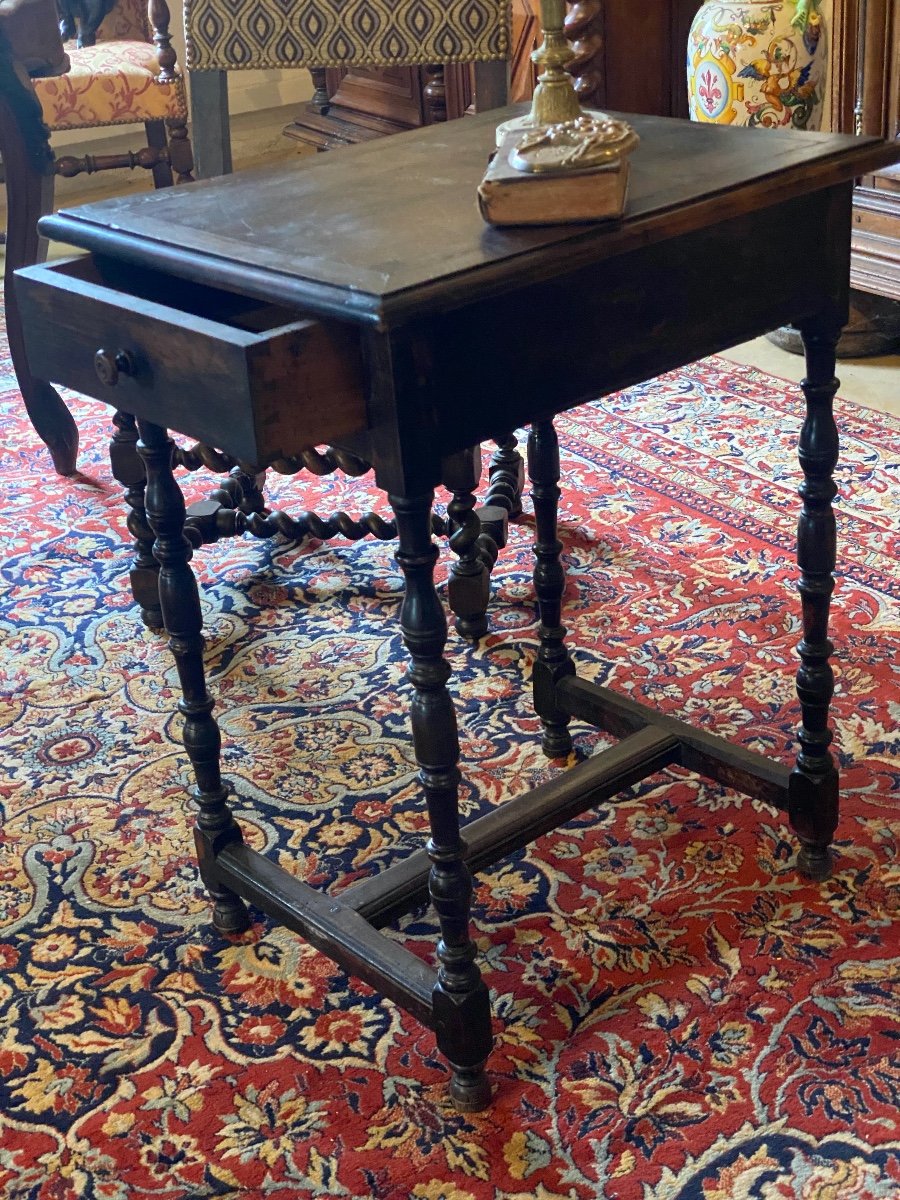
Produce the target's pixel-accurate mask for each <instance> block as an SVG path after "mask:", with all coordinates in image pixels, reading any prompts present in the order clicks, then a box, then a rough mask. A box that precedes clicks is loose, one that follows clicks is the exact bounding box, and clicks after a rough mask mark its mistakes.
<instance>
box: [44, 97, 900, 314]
mask: <svg viewBox="0 0 900 1200" xmlns="http://www.w3.org/2000/svg"><path fill="white" fill-rule="evenodd" d="M517 111H520V110H518V109H515V110H514V109H510V110H499V111H498V110H495V111H493V112H488V113H484V114H482V115H481V116H479V117H475V118H467V119H464V120H460V121H454V122H450V123H448V124H443V125H434V126H430V127H428V128H426V129H422V130H418V131H416V132H414V133H408V134H398V135H396V136H394V137H391V138H386V139H384V140H379V141H374V142H368V143H365V144H362V145H359V146H353V147H348V148H346V149H341V150H340V151H338V152H332V153H329V154H323V155H317V156H315V157H312V158H307V159H303V160H301V161H300V162H298V163H296V164H291V165H289V166H286V167H285V166H279V167H277V168H265V169H263V170H260V171H247V172H241V173H240V174H237V175H231V176H227V177H224V178H220V179H212V180H206V181H203V182H200V183H197V184H191V185H187V186H184V187H178V188H175V189H165V190H161V191H157V192H154V193H151V194H148V195H140V196H127V197H121V198H118V199H114V200H106V201H103V202H101V203H98V204H90V205H85V206H83V207H80V208H75V209H63V210H61V211H60V212H58V213H56V214H54V215H53V216H51V217H46V218H44V220H43V221H42V223H41V230H42V232H44V233H45V234H47V235H48V236H51V237H53V238H56V239H57V240H59V241H62V242H67V243H69V244H71V245H74V246H78V247H81V248H84V249H88V250H92V251H94V252H95V253H101V254H109V255H113V256H115V257H117V258H120V259H123V260H125V261H129V262H134V263H136V264H138V265H143V266H152V267H156V268H159V269H162V270H165V271H167V272H169V273H171V274H173V275H176V276H182V277H184V278H189V279H192V280H194V281H197V282H203V283H208V284H211V285H214V286H219V287H223V288H226V289H229V290H233V291H239V292H242V293H245V294H248V295H251V296H254V297H257V298H260V299H265V300H269V301H272V302H275V303H280V304H287V305H291V306H296V307H300V308H303V309H305V310H307V311H308V312H310V313H314V314H319V315H329V316H335V315H337V316H340V317H341V318H343V319H345V320H349V321H354V322H358V323H361V324H374V325H376V326H378V327H380V328H388V327H393V326H396V325H400V324H403V323H405V322H406V321H408V320H409V319H411V318H412V317H415V316H417V315H421V314H423V313H425V312H429V311H431V312H433V311H440V310H441V309H449V308H453V307H457V306H458V305H459V304H461V303H464V302H465V301H466V300H467V299H471V297H472V296H473V294H477V295H478V296H479V297H482V296H485V295H488V294H491V293H495V292H504V291H509V290H512V289H515V288H516V287H519V286H521V285H522V284H523V283H524V282H526V281H534V280H537V279H541V278H552V277H554V276H556V275H560V274H562V273H565V272H566V271H568V270H571V269H575V268H577V267H580V266H583V265H586V264H588V263H590V262H593V261H600V260H603V259H605V258H608V257H610V256H615V255H618V254H621V253H624V252H626V251H627V250H629V249H633V248H635V247H637V246H644V245H647V244H649V243H652V242H655V241H662V240H665V239H667V238H671V237H675V236H678V235H679V234H682V233H688V232H691V231H693V230H696V229H698V228H701V227H703V226H707V225H712V224H716V223H717V222H720V221H723V220H727V219H728V218H730V217H732V216H736V215H739V214H741V213H743V212H748V211H752V210H756V209H759V208H763V207H765V206H766V205H770V204H774V203H777V202H781V201H783V200H789V199H792V198H794V197H796V196H799V195H803V194H806V193H810V192H814V191H818V190H819V189H822V188H827V187H832V186H835V185H837V184H841V183H846V182H848V181H849V180H851V179H853V178H855V177H857V176H860V175H864V174H867V173H870V172H872V171H874V170H877V169H879V168H881V167H883V166H886V165H888V164H890V163H891V162H894V161H897V160H898V159H900V147H897V146H894V145H891V144H888V143H885V142H883V141H881V140H880V139H877V138H868V137H864V138H856V137H850V136H846V135H843V134H816V133H806V132H802V133H801V132H794V131H781V130H771V129H766V130H755V129H746V128H732V127H722V126H716V125H703V124H693V123H691V122H688V121H682V120H674V119H670V118H662V117H647V116H634V117H628V120H630V121H631V122H632V124H633V125H634V126H635V128H636V129H637V132H638V133H639V134H640V137H641V145H640V146H639V147H638V149H637V150H636V151H635V153H634V155H633V157H632V166H631V182H630V186H629V195H628V201H627V207H626V211H625V215H624V217H623V218H621V219H620V220H616V221H612V222H604V223H601V224H594V225H554V226H547V227H541V228H521V229H497V228H494V227H491V226H488V225H485V223H484V222H483V221H482V219H481V217H480V215H479V214H478V211H477V208H476V202H475V189H476V187H477V185H478V183H479V181H480V179H481V177H482V174H483V172H484V168H485V165H486V163H487V160H488V156H489V154H490V152H491V150H492V147H493V132H494V128H495V126H496V125H497V123H498V122H499V121H500V120H503V119H505V118H507V117H509V116H510V115H512V114H513V113H514V112H517Z"/></svg>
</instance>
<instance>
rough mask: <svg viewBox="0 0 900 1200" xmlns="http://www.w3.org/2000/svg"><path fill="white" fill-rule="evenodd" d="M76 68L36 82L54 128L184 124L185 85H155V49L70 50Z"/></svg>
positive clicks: (104, 45) (125, 45)
mask: <svg viewBox="0 0 900 1200" xmlns="http://www.w3.org/2000/svg"><path fill="white" fill-rule="evenodd" d="M67 50H68V53H69V58H70V59H71V62H72V69H71V70H70V71H69V72H68V73H67V74H65V75H59V76H57V77H56V78H53V79H35V80H34V90H35V92H36V93H37V97H38V99H39V100H40V102H41V108H42V110H43V113H44V120H45V121H46V122H47V124H48V125H49V126H50V128H51V129H87V128H90V127H91V126H95V125H129V124H131V123H133V122H135V121H155V120H158V119H160V118H161V117H175V118H181V119H184V118H185V117H186V116H187V105H186V102H185V95H184V83H183V81H182V80H181V78H179V79H178V80H176V81H175V82H174V83H157V81H156V75H157V73H158V71H159V63H158V62H157V58H156V49H155V47H154V46H152V45H150V44H149V43H148V42H126V41H122V42H98V43H97V45H96V46H84V47H83V48H82V49H80V50H79V49H77V48H76V46H75V45H74V43H72V44H70V45H69V46H67Z"/></svg>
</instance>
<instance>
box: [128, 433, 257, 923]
mask: <svg viewBox="0 0 900 1200" xmlns="http://www.w3.org/2000/svg"><path fill="white" fill-rule="evenodd" d="M138 432H139V434H140V440H139V441H138V444H137V450H138V454H139V455H140V456H141V458H142V460H143V462H144V469H145V472H146V476H147V489H146V497H145V505H146V512H147V521H148V522H149V525H150V528H151V529H152V530H153V533H154V534H155V537H156V541H155V542H154V545H153V553H154V555H155V556H156V559H157V561H158V562H159V602H160V608H161V610H162V618H163V624H164V626H165V630H166V633H167V634H168V635H169V648H170V649H171V651H172V654H173V656H174V658H175V665H176V667H177V669H178V678H179V681H180V683H181V695H182V699H181V702H180V703H179V705H178V708H179V711H180V712H181V713H182V715H183V716H184V746H185V749H186V750H187V752H188V757H189V758H190V760H191V765H192V766H193V769H194V778H195V779H196V781H197V786H196V787H195V788H194V789H193V793H192V794H193V797H194V799H195V800H196V802H197V805H198V807H199V814H198V817H197V825H196V828H195V832H194V836H195V840H196V844H197V858H198V862H199V867H200V875H201V877H202V878H203V882H204V883H205V885H206V888H207V890H208V892H209V893H210V895H211V896H212V898H213V902H214V904H213V924H214V925H215V927H216V928H217V929H219V930H220V931H221V932H222V933H239V932H241V930H244V929H246V928H247V927H248V926H249V924H250V918H249V915H248V913H247V909H246V906H245V905H244V902H243V900H241V899H240V897H239V896H237V895H236V894H235V893H234V892H232V891H231V890H230V889H229V888H226V887H223V886H222V885H221V884H220V883H219V882H217V880H216V877H215V858H216V855H217V854H218V853H219V851H220V850H221V849H222V848H223V847H224V846H227V845H230V844H232V843H234V842H239V841H241V840H242V839H241V831H240V829H239V828H238V826H237V824H236V823H235V820H234V817H233V816H232V815H231V809H230V808H229V807H228V802H227V799H228V789H227V787H226V786H225V783H224V782H223V780H222V775H221V768H220V750H221V737H220V735H219V727H218V725H217V724H216V720H215V718H214V717H213V715H212V710H213V700H212V697H211V696H210V695H209V692H208V691H207V690H206V677H205V673H204V669H203V632H202V630H203V617H202V614H201V611H200V597H199V594H198V592H197V581H196V579H195V578H194V572H193V571H192V570H191V567H190V560H191V554H192V550H191V544H190V542H189V541H188V540H187V538H186V537H185V535H184V517H185V510H184V497H183V496H182V494H181V489H180V488H179V486H178V483H177V482H176V480H175V475H174V473H173V471H172V455H173V448H174V443H173V442H172V440H171V438H170V437H169V435H168V433H167V432H166V430H165V429H163V428H161V427H160V426H159V425H153V424H151V423H150V422H148V421H138Z"/></svg>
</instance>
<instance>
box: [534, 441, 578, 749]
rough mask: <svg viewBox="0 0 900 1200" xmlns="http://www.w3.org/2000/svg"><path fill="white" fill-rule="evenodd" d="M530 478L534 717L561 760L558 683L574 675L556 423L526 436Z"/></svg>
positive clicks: (568, 739) (564, 740)
mask: <svg viewBox="0 0 900 1200" xmlns="http://www.w3.org/2000/svg"><path fill="white" fill-rule="evenodd" d="M528 474H529V477H530V479H531V484H532V489H531V495H532V499H533V501H534V524H535V541H534V559H535V561H534V575H533V578H534V590H535V594H536V596H537V602H538V615H539V618H540V624H539V625H538V638H539V639H540V645H539V647H538V654H537V660H536V662H535V664H534V672H533V676H532V685H533V691H534V708H535V712H536V713H537V714H538V716H539V717H540V719H541V724H542V725H543V727H544V732H543V737H542V740H541V748H542V749H543V751H544V753H545V754H546V755H547V756H548V757H549V758H563V757H565V756H566V755H568V754H569V753H570V752H571V750H572V735H571V734H570V733H569V720H570V718H569V715H568V714H567V713H566V712H564V711H563V710H562V709H561V708H560V707H559V706H558V705H557V703H556V699H555V693H556V687H557V684H558V683H559V682H560V680H562V679H565V678H566V677H567V676H569V675H574V674H575V664H574V663H573V662H572V660H571V659H570V658H569V651H568V650H567V648H566V644H565V636H566V630H565V626H564V625H563V624H562V620H561V617H562V598H563V591H564V590H565V582H566V580H565V573H564V571H563V567H562V563H561V561H560V554H561V552H562V542H561V541H560V540H559V538H558V537H557V509H558V505H559V495H560V493H559V487H558V486H557V485H558V484H559V441H558V439H557V436H556V429H555V428H554V426H553V422H552V421H536V422H535V423H534V425H532V427H531V430H530V432H529V434H528Z"/></svg>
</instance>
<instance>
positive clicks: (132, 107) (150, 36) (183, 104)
mask: <svg viewBox="0 0 900 1200" xmlns="http://www.w3.org/2000/svg"><path fill="white" fill-rule="evenodd" d="M168 26H169V10H168V8H167V6H166V4H165V3H164V2H163V0H150V3H149V4H146V3H145V2H144V0H117V2H116V4H115V6H114V7H113V8H112V10H111V12H110V13H109V15H108V16H107V17H106V18H105V20H104V22H103V24H102V25H101V26H100V28H99V30H98V31H97V41H96V44H94V45H85V46H77V45H75V43H74V42H73V43H71V44H69V45H68V46H66V47H65V48H64V47H63V45H62V41H61V38H60V34H59V27H58V20H57V14H56V7H55V4H54V3H53V0H0V155H2V158H3V163H4V172H5V178H6V197H7V230H6V271H5V277H4V303H5V307H6V312H7V323H8V327H9V340H10V350H11V353H12V359H13V367H14V369H15V371H16V376H17V378H18V381H19V386H20V389H21V391H22V396H23V399H24V401H25V407H26V410H27V412H28V415H29V418H30V419H31V421H32V424H33V425H34V427H35V429H36V430H37V432H38V434H39V436H40V437H41V439H42V440H43V441H44V442H45V443H46V445H47V448H48V449H49V450H50V453H51V456H52V458H53V463H54V466H55V467H56V469H57V471H59V473H60V474H61V475H70V474H72V472H74V470H75V468H76V459H77V453H78V433H77V430H76V428H75V425H74V422H73V421H72V419H71V417H70V416H69V414H68V412H67V410H66V409H65V406H64V405H63V403H62V401H61V400H60V398H59V396H58V395H57V394H56V392H55V391H54V390H53V388H51V387H50V385H49V384H47V383H44V382H42V381H40V380H36V379H34V378H33V376H32V375H31V373H30V372H29V370H28V367H27V364H26V362H25V356H24V353H23V351H22V339H21V329H20V324H19V317H18V310H17V307H16V300H15V295H14V293H13V289H12V286H11V283H10V281H11V278H12V273H13V272H14V271H15V270H17V269H18V268H19V267H22V266H29V265H31V264H33V263H35V262H37V261H38V258H39V256H40V253H41V243H40V239H39V238H38V236H37V221H38V218H39V217H40V216H41V215H43V214H44V213H46V212H49V211H50V210H51V209H52V207H53V182H54V178H55V176H56V175H63V176H66V177H70V176H74V175H78V174H81V173H82V172H87V173H93V172H95V171H106V170H110V169H114V168H124V167H128V168H132V169H133V168H134V167H144V168H146V169H147V170H150V171H151V172H152V174H153V182H154V185H155V186H156V187H168V186H169V185H171V184H172V183H173V182H179V183H180V182H186V181H188V180H190V179H192V178H193V175H192V169H193V160H192V152H191V144H190V140H189V138H188V133H187V101H186V98H185V89H184V83H183V80H182V78H181V75H180V74H179V73H178V71H177V67H176V59H175V52H174V50H173V49H172V47H171V39H170V35H169V29H168ZM132 122H142V123H143V125H144V128H145V132H146V138H147V144H146V145H145V146H144V147H143V148H142V149H139V150H137V151H135V152H127V153H123V154H115V155H103V156H98V155H90V154H87V155H83V156H77V155H63V156H61V157H59V158H55V157H54V156H53V154H52V153H51V152H50V148H49V142H48V137H49V133H50V132H52V131H56V130H64V129H88V128H98V127H106V126H113V125H121V124H130V123H132ZM173 172H174V174H173Z"/></svg>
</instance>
